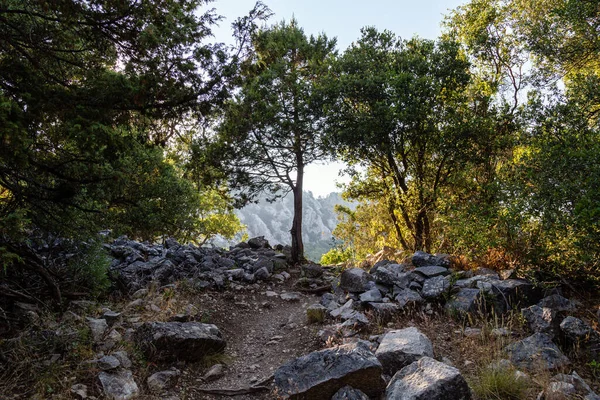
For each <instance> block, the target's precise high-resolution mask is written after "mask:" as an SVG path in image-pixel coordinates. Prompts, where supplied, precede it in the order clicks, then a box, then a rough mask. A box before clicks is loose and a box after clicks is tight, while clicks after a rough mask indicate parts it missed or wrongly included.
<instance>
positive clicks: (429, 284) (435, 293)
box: [421, 276, 450, 300]
mask: <svg viewBox="0 0 600 400" xmlns="http://www.w3.org/2000/svg"><path fill="white" fill-rule="evenodd" d="M449 291H450V281H449V280H448V278H447V277H444V276H436V277H434V278H430V279H427V280H426V281H425V282H424V283H423V289H422V290H421V296H423V297H424V298H425V299H428V300H434V299H437V298H439V297H441V296H442V295H443V294H444V293H447V292H449Z"/></svg>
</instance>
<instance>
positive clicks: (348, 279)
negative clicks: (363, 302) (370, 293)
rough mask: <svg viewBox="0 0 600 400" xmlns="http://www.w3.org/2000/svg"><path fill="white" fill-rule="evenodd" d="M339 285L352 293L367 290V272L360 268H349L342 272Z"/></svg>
mask: <svg viewBox="0 0 600 400" xmlns="http://www.w3.org/2000/svg"><path fill="white" fill-rule="evenodd" d="M340 287H341V288H342V289H344V290H345V291H348V292H352V293H362V292H365V291H367V290H369V274H368V273H367V272H366V271H365V270H363V269H360V268H350V269H347V270H345V271H344V272H342V275H341V277H340Z"/></svg>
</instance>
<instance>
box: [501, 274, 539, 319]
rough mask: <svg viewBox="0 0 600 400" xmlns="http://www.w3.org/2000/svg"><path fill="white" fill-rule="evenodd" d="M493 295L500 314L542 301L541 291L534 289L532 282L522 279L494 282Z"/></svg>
mask: <svg viewBox="0 0 600 400" xmlns="http://www.w3.org/2000/svg"><path fill="white" fill-rule="evenodd" d="M491 284H492V291H491V293H492V295H493V296H494V299H495V300H494V305H495V308H496V311H497V312H498V313H504V312H506V311H508V310H511V309H513V308H514V307H519V308H523V307H528V306H530V305H533V304H535V303H537V302H538V301H539V300H540V299H541V297H542V296H541V289H539V288H534V287H533V285H532V284H531V283H530V282H527V281H525V280H522V279H506V280H503V281H500V280H498V281H492V282H491Z"/></svg>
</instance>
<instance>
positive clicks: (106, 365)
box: [96, 356, 121, 371]
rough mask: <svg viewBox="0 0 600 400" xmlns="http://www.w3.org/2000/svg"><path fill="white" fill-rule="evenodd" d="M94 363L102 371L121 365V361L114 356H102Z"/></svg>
mask: <svg viewBox="0 0 600 400" xmlns="http://www.w3.org/2000/svg"><path fill="white" fill-rule="evenodd" d="M96 365H98V368H100V369H101V370H103V371H108V370H111V369H116V368H119V367H120V366H121V362H120V361H119V359H118V358H117V357H115V356H104V357H102V358H100V359H99V360H97V361H96Z"/></svg>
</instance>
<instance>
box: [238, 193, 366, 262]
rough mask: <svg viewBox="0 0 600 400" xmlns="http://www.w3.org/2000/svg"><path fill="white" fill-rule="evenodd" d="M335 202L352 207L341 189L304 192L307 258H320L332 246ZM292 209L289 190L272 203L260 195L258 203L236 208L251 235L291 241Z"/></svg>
mask: <svg viewBox="0 0 600 400" xmlns="http://www.w3.org/2000/svg"><path fill="white" fill-rule="evenodd" d="M336 204H344V205H347V206H349V207H354V206H353V203H350V202H347V201H345V200H344V199H342V196H341V195H340V193H330V194H329V195H327V196H326V197H318V198H315V197H314V196H313V194H312V192H304V197H303V207H302V211H303V214H302V231H303V234H302V239H303V240H304V251H305V255H306V257H307V258H309V259H311V260H313V261H317V262H318V261H319V260H320V259H321V255H323V254H324V253H326V252H327V251H329V249H330V248H331V246H332V240H331V239H332V232H333V230H334V229H335V227H336V225H337V217H336V214H335V211H334V207H335V205H336ZM293 210H294V199H293V196H292V194H291V193H290V194H288V195H287V196H286V197H284V198H282V199H279V200H277V201H276V202H274V203H269V202H267V201H266V196H262V197H261V198H260V199H259V202H258V203H257V204H250V205H247V206H246V207H244V208H242V209H241V210H238V211H236V214H237V216H238V217H239V218H240V220H241V221H242V223H243V224H244V225H246V226H247V227H248V235H249V236H250V237H255V236H264V237H265V239H267V240H268V241H269V243H271V244H277V243H281V244H290V243H291V237H290V228H291V227H292V218H293V215H294V214H293Z"/></svg>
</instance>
